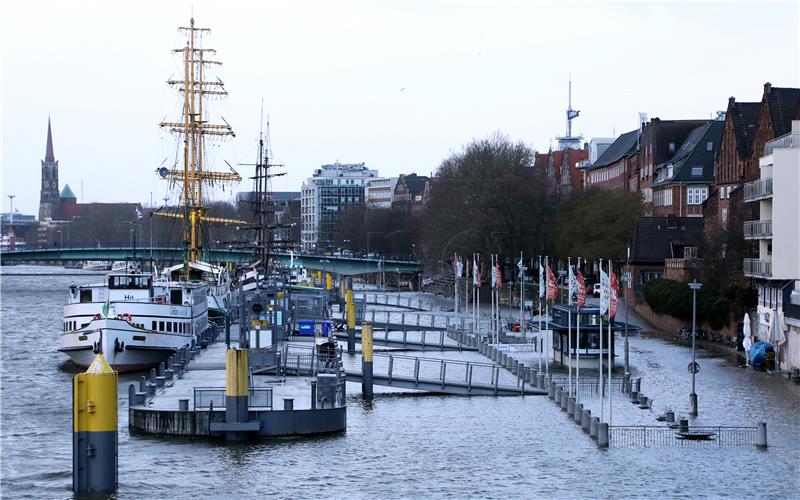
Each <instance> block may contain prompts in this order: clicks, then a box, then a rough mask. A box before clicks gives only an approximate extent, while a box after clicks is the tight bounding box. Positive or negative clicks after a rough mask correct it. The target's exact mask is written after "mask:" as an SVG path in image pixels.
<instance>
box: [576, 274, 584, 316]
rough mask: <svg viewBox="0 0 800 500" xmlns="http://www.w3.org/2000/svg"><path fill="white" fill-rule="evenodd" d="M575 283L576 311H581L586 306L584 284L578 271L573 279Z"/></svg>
mask: <svg viewBox="0 0 800 500" xmlns="http://www.w3.org/2000/svg"><path fill="white" fill-rule="evenodd" d="M575 281H576V282H577V284H578V292H577V293H578V309H581V308H583V306H584V305H585V304H586V282H585V281H584V279H583V274H581V272H580V271H578V276H577V277H576V278H575Z"/></svg>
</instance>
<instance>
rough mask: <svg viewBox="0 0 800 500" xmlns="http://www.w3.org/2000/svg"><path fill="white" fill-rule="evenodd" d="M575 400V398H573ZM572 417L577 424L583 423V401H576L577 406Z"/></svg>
mask: <svg viewBox="0 0 800 500" xmlns="http://www.w3.org/2000/svg"><path fill="white" fill-rule="evenodd" d="M572 399H573V401H574V399H575V398H572ZM572 418H573V420H574V421H575V423H576V424H578V425H581V422H582V420H583V403H575V408H573V412H572Z"/></svg>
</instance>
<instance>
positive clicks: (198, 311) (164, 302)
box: [59, 271, 209, 372]
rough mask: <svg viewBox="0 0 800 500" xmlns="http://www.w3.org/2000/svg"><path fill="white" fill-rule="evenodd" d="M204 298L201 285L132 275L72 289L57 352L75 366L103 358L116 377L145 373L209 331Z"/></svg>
mask: <svg viewBox="0 0 800 500" xmlns="http://www.w3.org/2000/svg"><path fill="white" fill-rule="evenodd" d="M206 296H207V287H206V285H204V284H202V283H196V282H181V281H168V280H160V279H159V280H155V281H154V280H153V277H152V276H151V275H149V274H145V273H139V272H130V271H128V272H121V273H113V272H112V273H111V274H109V275H108V276H107V277H106V281H105V282H103V283H98V284H92V285H83V286H78V285H75V284H72V285H70V287H69V303H68V304H67V305H65V306H64V325H63V330H64V331H63V332H62V334H61V342H60V348H59V350H60V351H61V352H63V353H65V354H67V355H68V356H69V357H70V358H72V360H73V361H74V362H75V363H76V364H78V365H79V366H89V364H90V363H91V362H92V360H93V359H94V356H95V354H98V353H102V354H103V355H104V356H105V357H106V359H107V360H108V362H109V364H110V365H111V367H112V368H113V369H114V370H117V371H119V372H124V371H132V370H141V369H145V368H149V367H151V366H154V365H157V364H158V363H159V362H160V361H164V360H166V359H167V358H168V357H169V356H170V355H171V354H172V353H173V352H175V351H176V350H177V349H180V348H181V347H184V346H186V345H189V344H191V342H192V339H194V338H195V336H196V335H198V334H200V333H201V332H203V331H205V330H206V329H208V328H209V322H208V309H207V301H206Z"/></svg>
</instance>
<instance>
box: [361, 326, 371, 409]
mask: <svg viewBox="0 0 800 500" xmlns="http://www.w3.org/2000/svg"><path fill="white" fill-rule="evenodd" d="M361 373H362V378H361V392H362V394H363V395H364V399H366V400H367V401H372V396H373V392H372V323H370V322H368V321H363V322H362V323H361Z"/></svg>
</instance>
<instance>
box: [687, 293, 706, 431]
mask: <svg viewBox="0 0 800 500" xmlns="http://www.w3.org/2000/svg"><path fill="white" fill-rule="evenodd" d="M701 286H703V285H701V284H700V283H698V282H697V280H696V279H695V280H694V281H692V282H691V283H689V288H691V289H692V364H690V365H689V371H690V372H692V393H691V394H690V395H689V415H691V416H693V417H696V416H697V393H696V392H695V374H696V373H697V371H698V368H699V367H698V366H697V363H696V362H695V359H696V358H695V339H696V337H697V326H696V325H697V291H698V290H700V287H701Z"/></svg>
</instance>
